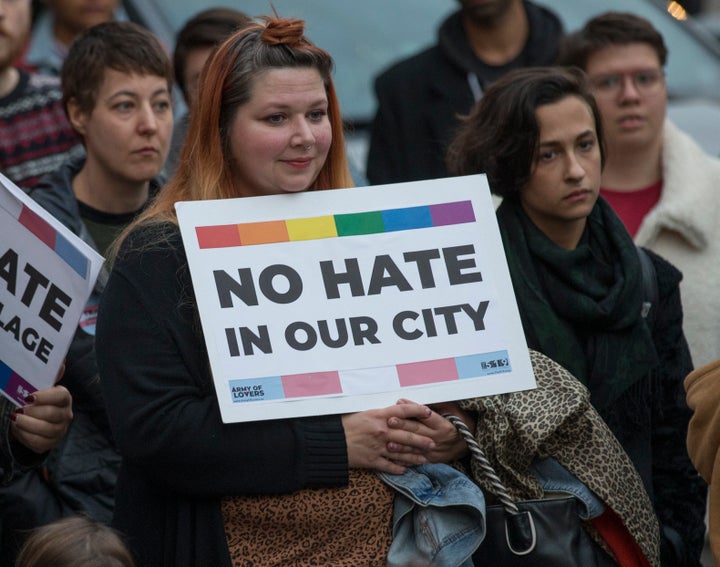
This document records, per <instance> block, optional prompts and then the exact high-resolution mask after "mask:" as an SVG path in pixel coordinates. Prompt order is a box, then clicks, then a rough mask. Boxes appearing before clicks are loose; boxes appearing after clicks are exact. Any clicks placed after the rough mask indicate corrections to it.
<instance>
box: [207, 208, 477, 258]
mask: <svg viewBox="0 0 720 567" xmlns="http://www.w3.org/2000/svg"><path fill="white" fill-rule="evenodd" d="M469 222H475V211H473V207H472V201H455V202H452V203H438V204H435V205H423V206H418V207H405V208H400V209H386V210H384V211H368V212H363V213H350V214H340V215H325V216H318V217H311V218H305V219H288V220H275V221H266V222H251V223H242V224H222V225H215V226H198V227H195V233H196V234H197V238H198V245H199V246H200V248H201V249H207V248H229V247H234V246H254V245H257V244H276V243H280V242H295V241H299V240H318V239H320V238H337V237H342V236H360V235H364V234H379V233H383V232H397V231H401V230H416V229H420V228H434V227H438V226H447V225H453V224H463V223H469Z"/></svg>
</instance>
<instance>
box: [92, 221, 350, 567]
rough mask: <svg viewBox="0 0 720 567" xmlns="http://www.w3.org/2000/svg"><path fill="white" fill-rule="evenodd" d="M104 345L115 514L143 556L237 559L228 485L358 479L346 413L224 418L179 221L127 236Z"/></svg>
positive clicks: (233, 490) (107, 308)
mask: <svg viewBox="0 0 720 567" xmlns="http://www.w3.org/2000/svg"><path fill="white" fill-rule="evenodd" d="M160 233H162V234H160ZM149 239H150V240H152V241H153V242H155V244H153V245H151V246H147V243H148V240H149ZM139 249H141V251H138V250H139ZM96 350H97V357H98V364H99V367H100V374H101V376H102V387H103V395H104V396H105V399H106V403H107V407H108V413H109V416H110V424H111V428H112V430H113V434H114V436H115V438H116V441H117V443H118V446H119V448H120V451H121V453H122V456H123V465H122V469H121V473H120V478H119V480H118V487H117V499H116V509H115V518H114V525H115V527H116V528H117V529H119V530H120V531H121V532H122V533H124V534H125V535H126V536H127V538H128V540H129V545H130V547H131V549H132V551H133V552H134V554H135V555H136V559H137V562H138V566H139V567H142V566H145V565H147V566H152V567H159V566H162V565H167V566H173V567H182V566H184V565H187V566H190V565H212V566H218V567H219V566H229V565H230V559H229V555H228V551H227V545H226V542H225V535H224V530H223V520H222V514H221V510H220V498H221V497H222V496H226V495H228V496H232V495H248V494H270V493H286V492H291V491H294V490H298V489H301V488H308V487H315V486H318V487H320V486H322V487H333V486H344V485H345V484H346V483H347V478H348V463H347V451H346V445H345V436H344V431H343V428H342V423H341V420H340V417H339V416H323V417H317V418H303V419H287V420H275V421H261V422H250V423H235V424H223V423H222V420H221V417H220V410H219V407H218V403H217V399H216V396H215V389H214V385H213V380H212V376H211V374H210V369H209V362H208V357H207V351H206V348H205V343H204V340H203V337H202V333H201V330H200V324H199V319H198V313H197V307H196V304H195V300H194V295H193V290H192V284H191V280H190V274H189V271H188V268H187V259H186V256H185V252H184V248H183V246H182V241H181V238H180V235H179V232H178V231H177V228H175V227H168V226H164V227H159V228H157V227H156V228H154V229H141V230H139V231H136V232H135V233H134V234H132V235H131V237H130V238H129V239H128V240H126V242H125V243H124V244H123V247H122V249H121V252H120V254H119V256H118V258H117V260H116V262H115V265H114V267H113V270H112V273H111V275H110V278H109V281H108V284H107V287H106V289H105V292H104V294H103V297H102V302H101V305H100V312H99V319H98V324H97V335H96Z"/></svg>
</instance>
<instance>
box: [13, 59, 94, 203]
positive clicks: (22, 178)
mask: <svg viewBox="0 0 720 567" xmlns="http://www.w3.org/2000/svg"><path fill="white" fill-rule="evenodd" d="M83 152H84V150H83V147H82V145H81V144H80V143H79V140H78V137H77V136H76V134H75V132H74V131H73V129H72V127H71V126H70V123H69V122H68V120H67V117H66V115H65V111H64V110H63V106H62V92H61V90H60V81H59V79H57V78H56V77H45V76H41V75H36V74H29V73H27V72H26V71H23V70H20V80H19V82H18V85H17V86H16V87H15V89H14V90H13V91H12V92H11V93H10V94H8V95H7V96H5V97H2V98H0V171H1V172H2V173H3V174H4V175H6V176H7V177H8V178H10V179H11V180H12V181H13V182H14V183H15V184H16V185H18V186H20V187H22V188H24V189H29V188H30V187H32V186H33V185H34V184H35V183H36V182H37V181H38V180H39V179H40V177H42V176H43V175H44V174H45V173H48V172H50V171H54V170H56V169H57V168H58V167H59V166H60V164H62V163H63V162H64V161H65V160H66V159H68V158H69V157H72V156H75V155H82V154H83Z"/></svg>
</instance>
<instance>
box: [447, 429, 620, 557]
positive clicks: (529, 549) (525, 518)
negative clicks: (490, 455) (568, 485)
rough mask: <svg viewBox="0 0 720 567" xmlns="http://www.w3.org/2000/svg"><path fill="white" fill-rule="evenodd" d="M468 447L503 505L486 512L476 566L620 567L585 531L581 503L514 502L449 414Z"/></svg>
mask: <svg viewBox="0 0 720 567" xmlns="http://www.w3.org/2000/svg"><path fill="white" fill-rule="evenodd" d="M445 417H446V418H447V419H449V420H450V421H451V422H452V423H453V424H454V425H455V427H456V428H457V429H458V431H459V432H460V433H461V435H462V436H463V437H464V438H465V441H466V442H467V444H468V447H469V449H470V453H471V454H472V458H473V459H474V460H475V461H476V462H477V463H478V464H479V465H480V470H481V471H482V473H483V474H484V475H485V479H486V480H487V481H488V482H489V484H490V485H491V486H492V491H493V493H494V494H493V495H494V496H495V497H496V498H497V500H498V501H499V502H500V504H493V505H490V506H487V508H486V535H485V539H483V542H482V543H481V544H480V547H478V549H477V550H476V551H475V553H474V554H473V563H474V564H475V565H477V566H478V567H489V566H491V567H516V566H517V567H529V566H533V567H543V566H546V565H547V566H552V567H617V563H616V562H615V560H614V559H613V557H612V556H611V555H609V554H608V553H607V552H605V551H604V550H603V549H602V548H601V547H600V546H599V545H598V544H597V543H596V542H595V540H593V539H592V537H591V536H590V535H589V534H588V532H587V531H586V530H585V529H584V528H583V526H582V520H581V519H580V514H579V503H578V500H577V499H576V498H575V497H574V496H572V495H568V494H561V495H557V496H551V497H546V498H543V499H539V500H523V501H519V502H516V501H514V500H513V499H512V498H511V497H510V495H509V494H508V491H507V489H506V488H505V487H504V486H503V484H502V482H501V481H500V479H499V478H498V476H497V474H496V473H495V470H494V469H493V467H492V465H491V464H490V462H489V461H488V459H487V457H486V456H485V453H484V452H483V450H482V449H481V448H480V446H479V445H478V443H477V441H476V440H475V437H474V436H473V434H472V433H471V432H470V430H469V429H468V428H467V426H466V425H465V424H464V423H463V422H462V421H461V420H460V419H459V418H457V417H455V416H453V415H446V416H445Z"/></svg>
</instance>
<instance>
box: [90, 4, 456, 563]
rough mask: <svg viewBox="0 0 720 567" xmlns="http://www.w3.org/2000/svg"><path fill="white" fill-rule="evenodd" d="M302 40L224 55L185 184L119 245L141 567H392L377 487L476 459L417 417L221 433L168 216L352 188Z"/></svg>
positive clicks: (390, 413) (246, 42) (232, 41)
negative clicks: (445, 463)
mask: <svg viewBox="0 0 720 567" xmlns="http://www.w3.org/2000/svg"><path fill="white" fill-rule="evenodd" d="M303 34H304V23H303V22H302V21H299V20H288V19H280V18H266V19H265V21H264V23H255V24H252V25H250V26H249V27H246V28H244V29H242V30H240V31H238V32H236V33H235V34H234V35H233V36H231V37H230V38H229V39H228V40H227V41H225V42H224V43H223V44H222V45H221V46H219V47H218V49H217V51H216V52H215V54H214V55H213V56H212V57H211V59H210V60H209V61H208V63H207V64H206V66H205V69H204V71H203V77H202V82H203V83H204V84H207V85H212V88H206V89H200V93H199V95H198V97H197V99H196V101H195V102H194V107H193V109H192V112H191V113H190V115H191V121H190V125H189V130H188V134H187V138H186V142H185V145H184V147H183V149H182V153H181V159H180V164H179V167H178V170H177V173H176V175H175V177H174V178H173V179H172V180H171V181H170V183H169V184H168V185H167V186H166V187H165V188H164V189H163V191H162V192H161V193H160V194H159V195H158V197H157V199H156V201H155V202H154V203H153V204H152V205H151V206H150V207H149V208H148V209H147V210H146V211H145V212H144V213H143V214H142V215H141V216H140V217H139V218H138V219H137V220H136V221H135V222H134V223H133V224H132V225H131V226H130V227H129V228H128V230H126V231H125V232H124V233H123V235H121V237H120V240H119V244H118V249H117V252H116V255H115V258H114V265H113V269H112V273H111V276H110V278H109V281H108V284H107V288H106V290H105V293H104V295H103V298H102V302H101V306H100V313H99V319H98V325H97V342H96V345H97V354H98V362H99V366H100V373H101V376H102V386H103V388H104V395H105V397H106V399H107V404H108V408H109V414H110V422H111V426H112V429H113V432H114V435H115V438H116V440H117V443H118V445H119V447H120V448H121V453H122V455H123V465H122V471H121V475H120V478H119V481H118V490H117V495H118V496H117V501H116V512H115V522H114V523H115V527H116V528H118V529H119V530H120V531H122V532H123V533H125V534H126V535H127V536H128V542H129V545H130V547H131V549H132V550H133V552H134V553H135V555H136V557H137V560H138V563H139V565H153V566H159V565H173V566H182V565H215V566H224V565H231V564H233V562H234V561H238V560H240V559H242V560H244V561H249V562H255V564H264V565H268V564H293V565H295V564H298V565H299V564H309V563H311V562H315V563H313V564H333V565H360V564H385V555H386V553H387V550H388V547H389V545H390V539H391V537H392V534H391V533H390V525H391V516H392V501H393V493H392V490H391V489H390V488H388V487H387V486H386V485H384V484H383V483H382V482H381V481H380V480H379V479H378V477H377V475H376V474H375V471H384V472H389V473H401V472H403V471H404V470H405V467H406V466H408V465H414V464H420V463H425V462H428V461H430V460H433V461H437V460H452V459H454V458H457V457H459V456H460V455H462V454H463V453H464V452H465V445H464V443H463V442H462V440H461V439H460V437H459V436H458V435H457V434H456V431H455V429H454V427H453V426H452V425H451V424H450V423H449V422H447V421H446V420H444V419H443V418H442V417H440V416H439V415H437V414H436V413H434V412H432V411H431V410H430V409H429V408H427V407H426V406H422V405H418V404H414V403H402V404H398V405H395V406H392V407H388V408H384V409H378V410H373V411H364V412H359V413H355V414H348V415H334V416H319V417H309V418H298V419H284V420H283V419H276V420H271V421H261V422H247V423H233V424H223V423H222V420H221V416H220V411H219V407H218V401H217V398H216V395H215V390H214V384H213V378H212V376H211V374H210V369H209V361H208V353H207V350H206V347H205V343H204V340H203V336H202V332H201V330H200V322H199V314H198V311H197V305H196V302H195V298H194V295H193V288H192V283H191V279H190V274H189V269H188V262H187V257H186V255H185V250H184V247H183V243H182V239H181V237H180V232H179V229H178V223H177V217H176V214H175V209H174V204H175V203H176V202H177V201H192V200H201V199H218V198H231V197H247V196H254V195H270V194H278V193H296V192H301V191H314V190H322V189H331V188H341V187H348V186H351V185H352V183H351V178H350V175H349V172H348V167H347V160H346V156H345V150H344V143H343V136H342V122H341V117H340V113H339V105H338V101H337V98H336V95H335V90H334V87H333V83H332V79H331V76H330V72H331V66H332V60H331V58H330V56H329V55H328V54H327V53H326V52H325V51H323V50H322V49H319V48H317V47H316V46H314V45H313V44H312V43H311V42H310V41H308V40H307V39H306V38H305V37H304V35H303ZM406 420H415V421H414V423H416V424H417V425H416V426H415V427H411V428H409V429H413V428H414V429H415V430H416V431H415V432H413V431H407V430H405V429H403V427H402V424H404V423H406ZM406 429H408V428H406ZM325 522H331V526H330V525H329V524H327V523H325ZM359 541H362V542H363V544H362V545H358V542H359Z"/></svg>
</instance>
